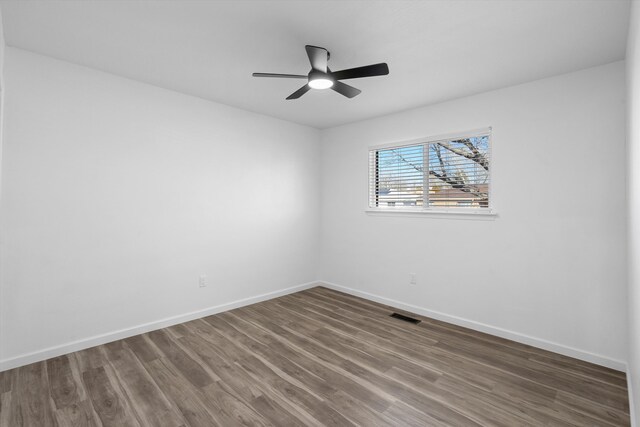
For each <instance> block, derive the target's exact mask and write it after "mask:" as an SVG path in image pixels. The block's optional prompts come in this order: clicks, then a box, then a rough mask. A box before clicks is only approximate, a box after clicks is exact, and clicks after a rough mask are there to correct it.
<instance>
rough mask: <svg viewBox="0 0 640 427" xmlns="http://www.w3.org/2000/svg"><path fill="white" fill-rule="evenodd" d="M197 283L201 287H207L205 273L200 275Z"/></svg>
mask: <svg viewBox="0 0 640 427" xmlns="http://www.w3.org/2000/svg"><path fill="white" fill-rule="evenodd" d="M198 285H200V287H201V288H206V287H207V276H206V275H205V274H202V275H201V276H200V280H198Z"/></svg>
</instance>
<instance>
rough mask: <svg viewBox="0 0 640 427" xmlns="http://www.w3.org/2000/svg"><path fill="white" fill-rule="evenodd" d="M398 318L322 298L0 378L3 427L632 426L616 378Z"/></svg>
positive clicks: (222, 318) (256, 308)
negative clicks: (408, 322)
mask: <svg viewBox="0 0 640 427" xmlns="http://www.w3.org/2000/svg"><path fill="white" fill-rule="evenodd" d="M393 311H399V310H397V309H394V308H393V307H389V306H386V305H383V304H378V303H376V302H373V301H368V300H364V299H361V298H358V297H355V296H352V295H348V294H344V293H342V292H338V291H335V290H332V289H328V288H323V287H316V288H312V289H308V290H305V291H302V292H298V293H295V294H290V295H286V296H283V297H279V298H276V299H273V300H269V301H264V302H261V303H258V304H254V305H251V306H247V307H242V308H238V309H235V310H231V311H229V312H225V313H220V314H217V315H214V316H208V317H205V318H202V319H198V320H194V321H190V322H186V323H183V324H179V325H174V326H171V327H168V328H165V329H162V330H158V331H153V332H149V333H146V334H142V335H138V336H134V337H130V338H126V339H124V340H120V341H115V342H112V343H109V344H105V345H102V346H97V347H93V348H89V349H86V350H82V351H78V352H75V353H71V354H69V355H63V356H59V357H55V358H52V359H49V360H47V361H45V362H38V363H34V364H31V365H27V366H23V367H20V368H16V369H12V370H9V371H5V372H0V427H22V426H29V427H31V426H38V427H39V426H46V427H49V426H60V427H68V426H105V427H110V426H118V427H120V426H133V427H145V426H153V427H163V426H173V427H188V426H189V427H190V426H224V427H226V426H241V425H246V426H294V427H297V426H328V425H329V426H349V425H361V426H438V427H442V426H455V427H458V426H480V425H482V426H504V427H516V426H604V427H612V426H629V425H630V419H629V402H628V397H627V392H628V391H627V382H626V376H625V374H624V373H622V372H619V371H615V370H612V369H609V368H605V367H601V366H597V365H593V364H590V363H587V362H584V361H581V360H576V359H573V358H570V357H567V356H563V355H559V354H555V353H552V352H549V351H545V350H541V349H537V348H534V347H531V346H528V345H523V344H519V343H516V342H513V341H509V340H507V339H504V338H500V337H495V336H491V335H488V334H484V333H480V332H477V331H473V330H470V329H467V328H463V327H460V326H456V325H451V324H448V323H445V322H442V321H438V320H435V319H430V318H427V317H423V316H417V315H413V314H411V313H405V314H407V315H411V316H412V317H417V318H418V319H420V320H422V322H421V323H420V324H418V325H412V324H407V323H405V322H402V321H399V320H397V319H393V318H391V317H389V314H391V313H392V312H393ZM400 312H402V311H400ZM403 313H404V312H403Z"/></svg>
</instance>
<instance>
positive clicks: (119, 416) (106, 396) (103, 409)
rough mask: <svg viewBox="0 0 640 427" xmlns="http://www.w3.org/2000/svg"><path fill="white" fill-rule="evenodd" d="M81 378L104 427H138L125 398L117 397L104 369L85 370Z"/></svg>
mask: <svg viewBox="0 0 640 427" xmlns="http://www.w3.org/2000/svg"><path fill="white" fill-rule="evenodd" d="M82 378H83V381H84V384H85V387H86V388H87V394H88V395H89V398H90V400H91V404H92V406H93V408H94V410H95V411H96V413H97V414H98V417H99V418H100V420H101V422H102V425H103V426H104V427H112V426H113V427H116V426H123V427H129V426H130V427H139V426H140V424H139V423H138V420H137V419H136V417H135V415H134V414H133V412H132V411H131V409H130V408H129V404H128V402H126V398H125V396H123V395H119V394H118V393H117V392H116V390H115V389H114V387H113V384H111V381H110V380H109V377H108V376H107V373H106V372H105V368H104V367H102V366H99V367H97V368H92V369H89V370H86V371H85V372H84V373H83V374H82Z"/></svg>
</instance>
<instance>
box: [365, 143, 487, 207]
mask: <svg viewBox="0 0 640 427" xmlns="http://www.w3.org/2000/svg"><path fill="white" fill-rule="evenodd" d="M489 185H490V133H489V130H487V131H483V132H480V131H478V132H476V133H472V134H465V135H462V136H457V137H451V138H444V139H437V140H427V141H426V142H416V143H411V144H399V145H397V146H385V147H383V148H372V149H370V151H369V207H370V208H374V209H384V210H479V211H480V210H488V208H489V207H490V200H489Z"/></svg>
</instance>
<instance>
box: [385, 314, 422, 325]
mask: <svg viewBox="0 0 640 427" xmlns="http://www.w3.org/2000/svg"><path fill="white" fill-rule="evenodd" d="M391 317H395V318H396V319H400V320H404V321H405V322H409V323H413V324H414V325H417V324H418V323H420V322H422V320H418V319H414V318H413V317H409V316H405V315H404V314H400V313H393V314H391Z"/></svg>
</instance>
